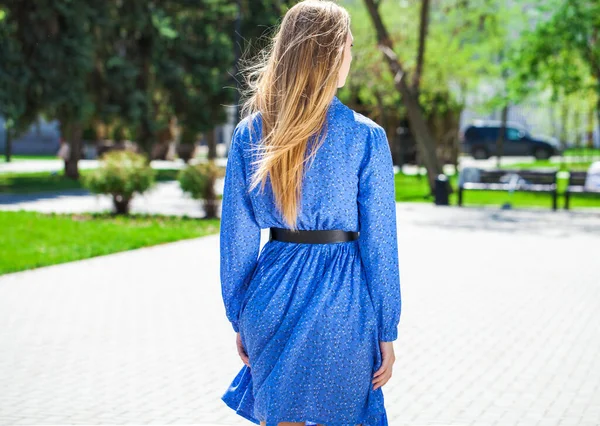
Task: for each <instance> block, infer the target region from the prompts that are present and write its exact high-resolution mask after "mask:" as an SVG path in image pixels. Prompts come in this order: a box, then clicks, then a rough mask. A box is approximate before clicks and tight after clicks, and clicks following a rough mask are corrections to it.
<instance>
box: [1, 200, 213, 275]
mask: <svg viewBox="0 0 600 426" xmlns="http://www.w3.org/2000/svg"><path fill="white" fill-rule="evenodd" d="M0 223H2V233H1V234H0V274H6V273H9V272H16V271H23V270H26V269H32V268H37V267H41V266H47V265H54V264H58V263H64V262H71V261H74V260H80V259H87V258H90V257H95V256H101V255H106V254H110V253H116V252H121V251H125V250H132V249H136V248H139V247H146V246H152V245H157V244H162V243H168V242H172V241H178V240H182V239H188V238H196V237H202V236H205V235H209V234H215V233H217V232H218V231H219V223H220V222H219V220H218V219H206V220H205V219H192V218H177V217H170V216H157V215H131V216H129V217H117V216H112V215H110V214H69V215H65V214H42V213H35V212H25V211H18V212H3V211H0Z"/></svg>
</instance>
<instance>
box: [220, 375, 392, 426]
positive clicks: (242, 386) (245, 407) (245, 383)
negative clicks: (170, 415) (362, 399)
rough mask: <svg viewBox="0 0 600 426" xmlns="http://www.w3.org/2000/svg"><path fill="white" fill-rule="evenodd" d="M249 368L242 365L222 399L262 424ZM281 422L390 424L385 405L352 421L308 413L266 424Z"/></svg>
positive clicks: (338, 425)
mask: <svg viewBox="0 0 600 426" xmlns="http://www.w3.org/2000/svg"><path fill="white" fill-rule="evenodd" d="M249 370H250V369H249V368H248V367H247V366H245V365H244V366H243V367H242V369H241V370H240V372H239V373H238V374H237V376H236V378H235V379H234V380H233V382H232V383H231V385H230V386H229V388H228V389H227V391H226V392H225V393H224V394H223V395H222V396H221V400H222V401H223V402H224V403H225V404H226V405H227V406H228V407H229V408H231V409H232V410H233V411H235V413H236V414H238V415H239V416H241V417H243V418H244V419H246V420H248V421H251V422H252V423H254V424H257V425H260V422H261V421H260V420H259V419H257V418H256V417H255V415H254V412H253V407H254V397H253V395H252V376H251V373H250V371H249ZM281 422H299V423H301V422H305V426H317V424H323V425H325V426H356V425H361V426H389V425H388V419H387V412H386V410H385V407H382V410H381V411H380V412H376V413H367V414H366V415H364V416H362V418H361V419H359V420H357V421H351V422H348V421H339V420H338V421H336V420H334V421H331V420H323V419H315V418H314V417H311V416H310V415H307V416H306V418H305V419H302V420H290V419H289V418H285V419H277V420H268V421H266V426H278V424H279V423H281Z"/></svg>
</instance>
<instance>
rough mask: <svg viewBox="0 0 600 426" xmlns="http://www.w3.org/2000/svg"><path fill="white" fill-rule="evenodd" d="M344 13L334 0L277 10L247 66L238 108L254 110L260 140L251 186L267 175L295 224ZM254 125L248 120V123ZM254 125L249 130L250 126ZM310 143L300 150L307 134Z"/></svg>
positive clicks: (335, 69) (342, 38) (343, 31)
mask: <svg viewBox="0 0 600 426" xmlns="http://www.w3.org/2000/svg"><path fill="white" fill-rule="evenodd" d="M349 30H350V15H349V14H348V12H347V11H346V9H344V8H343V7H341V6H339V5H337V4H336V3H334V2H332V1H325V0H304V1H301V2H299V3H297V4H296V5H295V6H293V7H292V8H290V9H289V10H288V12H287V13H286V14H285V16H284V17H283V20H282V21H281V24H280V25H279V27H278V28H276V33H275V35H274V36H273V38H272V39H271V40H270V43H269V45H268V46H267V48H265V49H263V50H262V51H261V53H260V54H259V60H258V62H257V63H255V64H252V65H250V66H249V67H246V69H245V70H244V74H246V75H245V76H246V79H247V84H248V89H247V90H246V91H245V93H242V95H243V96H244V97H245V98H246V100H245V101H244V102H243V104H242V106H241V112H242V116H247V115H252V114H254V113H260V115H261V118H262V135H261V136H262V142H263V143H262V144H260V145H256V146H253V147H252V150H253V152H258V160H256V161H253V162H252V164H253V165H257V168H256V171H255V173H253V175H252V179H251V183H250V188H249V190H252V189H253V188H255V187H256V186H257V185H258V184H259V183H260V184H261V190H264V187H265V183H266V181H267V176H269V178H270V181H271V186H272V189H273V194H274V199H275V204H276V207H277V208H278V209H279V211H280V212H281V214H282V217H283V219H284V220H285V222H286V223H287V224H288V226H289V227H290V228H291V229H296V228H297V217H298V210H299V205H300V200H301V197H302V178H303V174H304V169H305V163H306V162H308V161H309V159H314V155H315V154H316V151H317V149H318V148H319V147H320V146H321V144H322V143H323V141H324V139H325V133H326V131H327V130H326V113H327V109H328V107H329V105H330V103H331V101H332V100H333V97H334V96H335V93H336V90H337V85H338V75H339V71H340V68H341V65H342V60H343V54H344V47H345V43H346V38H347V36H348V32H349ZM250 125H251V128H252V123H250ZM251 131H252V130H251ZM313 137H316V138H317V140H316V144H315V145H314V146H313V147H312V149H311V152H310V153H309V155H308V157H306V151H307V146H308V145H309V143H308V142H309V140H310V139H311V138H313Z"/></svg>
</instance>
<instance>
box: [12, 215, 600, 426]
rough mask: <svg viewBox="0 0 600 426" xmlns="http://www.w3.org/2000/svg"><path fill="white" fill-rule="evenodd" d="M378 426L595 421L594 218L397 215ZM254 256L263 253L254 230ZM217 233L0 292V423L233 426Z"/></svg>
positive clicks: (598, 353)
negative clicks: (392, 329)
mask: <svg viewBox="0 0 600 426" xmlns="http://www.w3.org/2000/svg"><path fill="white" fill-rule="evenodd" d="M398 225H399V239H400V241H399V243H400V256H401V277H402V295H403V312H402V317H401V324H400V329H399V338H398V340H397V341H396V342H395V349H396V356H397V361H396V364H395V367H394V375H393V377H392V379H391V381H390V382H389V383H388V384H387V385H386V386H384V388H383V389H384V394H385V399H386V406H387V407H388V413H389V418H390V426H404V425H410V426H423V425H455V426H462V425H477V426H487V425H490V426H492V425H497V426H521V425H526V426H546V425H547V426H564V425H573V426H597V425H599V424H600V327H598V324H599V323H600V267H599V266H598V265H599V263H598V249H599V247H600V215H599V214H598V213H592V212H587V213H584V212H557V213H552V212H550V211H548V212H545V211H527V210H518V211H516V210H515V211H499V210H498V209H495V208H494V209H492V208H489V209H470V208H469V209H458V208H445V207H437V208H436V207H435V206H431V205H421V204H398ZM264 232H265V234H263V240H262V242H263V244H264V242H265V241H266V230H265V231H264ZM218 259H219V253H218V235H213V236H209V237H205V238H199V239H193V240H188V241H182V242H178V243H173V244H165V245H161V246H156V247H151V248H146V249H140V250H135V251H131V252H125V253H119V254H114V255H110V256H104V257H98V258H94V259H89V260H85V261H80V262H74V263H69V264H64V265H56V266H52V267H47V268H41V269H37V270H32V271H28V272H23V273H17V274H10V275H5V276H3V277H0V424H1V425H17V424H201V425H240V426H241V425H250V424H251V423H249V422H247V421H244V420H242V419H241V418H240V417H238V416H237V415H235V414H234V413H233V411H232V410H231V409H229V408H228V407H226V406H225V405H224V403H222V402H221V401H220V399H219V398H220V396H221V394H222V393H223V392H224V391H225V389H226V387H227V386H228V385H229V383H230V382H231V380H232V379H233V377H234V375H235V374H236V373H237V371H239V369H240V368H241V367H242V361H241V360H240V359H239V358H238V356H237V353H236V349H235V334H234V333H233V331H232V330H231V328H230V325H229V323H228V322H227V320H226V319H225V315H224V310H223V306H222V302H221V299H220V298H221V295H220V287H219V275H218V274H219V272H218Z"/></svg>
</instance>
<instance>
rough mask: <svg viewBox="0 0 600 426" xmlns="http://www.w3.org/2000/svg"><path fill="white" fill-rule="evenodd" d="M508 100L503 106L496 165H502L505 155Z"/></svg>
mask: <svg viewBox="0 0 600 426" xmlns="http://www.w3.org/2000/svg"><path fill="white" fill-rule="evenodd" d="M508 108H509V106H508V102H506V103H505V104H504V107H502V116H501V118H500V131H499V132H498V139H497V140H496V167H497V168H500V166H501V165H502V164H501V163H502V156H503V155H504V142H505V141H506V122H507V121H508Z"/></svg>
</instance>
